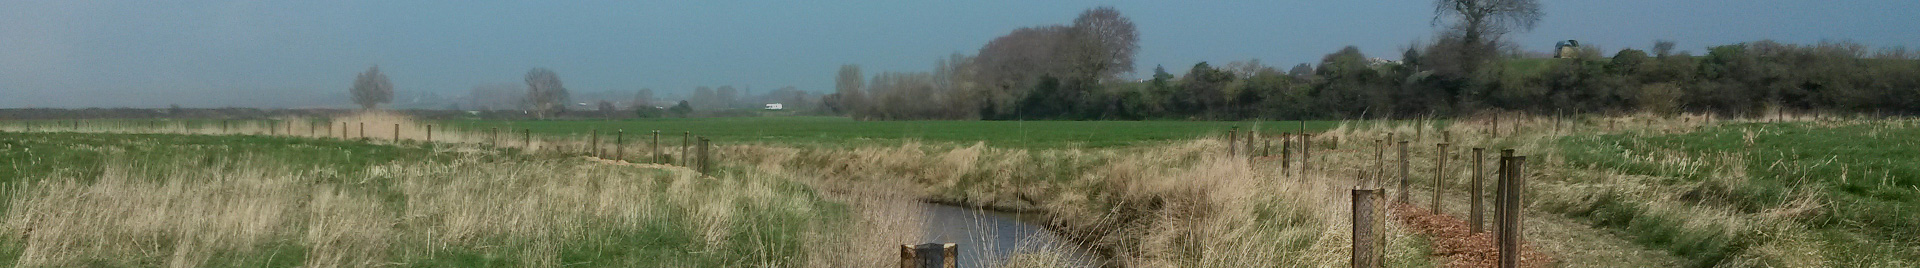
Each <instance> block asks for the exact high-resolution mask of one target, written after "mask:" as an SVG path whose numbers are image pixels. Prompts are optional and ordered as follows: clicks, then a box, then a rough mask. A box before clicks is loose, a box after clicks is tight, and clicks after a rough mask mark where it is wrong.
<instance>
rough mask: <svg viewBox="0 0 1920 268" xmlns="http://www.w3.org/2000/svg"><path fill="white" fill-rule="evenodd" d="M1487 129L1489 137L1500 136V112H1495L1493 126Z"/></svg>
mask: <svg viewBox="0 0 1920 268" xmlns="http://www.w3.org/2000/svg"><path fill="white" fill-rule="evenodd" d="M1487 131H1488V132H1489V134H1488V135H1487V137H1491V138H1498V137H1500V113H1493V128H1491V129H1487Z"/></svg>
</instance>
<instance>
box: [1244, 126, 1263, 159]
mask: <svg viewBox="0 0 1920 268" xmlns="http://www.w3.org/2000/svg"><path fill="white" fill-rule="evenodd" d="M1257 139H1260V135H1254V134H1253V129H1252V128H1248V129H1247V146H1242V147H1241V149H1244V150H1242V151H1246V152H1245V153H1242V154H1245V155H1246V156H1247V158H1249V159H1247V163H1253V159H1251V158H1253V156H1254V154H1253V140H1257Z"/></svg>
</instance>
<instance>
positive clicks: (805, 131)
mask: <svg viewBox="0 0 1920 268" xmlns="http://www.w3.org/2000/svg"><path fill="white" fill-rule="evenodd" d="M442 123H443V124H446V125H449V126H452V127H454V128H456V129H466V130H469V131H487V129H490V128H496V127H497V128H503V129H531V130H532V131H533V133H534V134H536V135H540V134H549V135H554V134H568V135H582V134H585V133H587V132H589V131H593V130H599V131H601V133H603V134H605V133H607V132H611V131H615V130H624V131H626V133H628V135H633V137H639V136H640V135H646V134H647V133H650V132H651V131H653V130H660V131H661V134H660V135H661V139H662V140H669V139H678V136H679V135H680V134H681V132H683V131H691V132H693V134H694V135H699V136H705V137H708V138H711V139H713V140H715V142H721V143H738V142H765V143H783V144H816V143H834V144H870V143H879V144H890V143H898V142H901V141H907V140H913V141H921V142H936V143H942V142H953V143H973V142H986V143H987V145H988V146H993V147H1008V148H1067V147H1086V148H1102V147H1117V146H1128V145H1139V144H1149V143H1160V142H1167V141H1175V140H1190V139H1193V138H1196V137H1200V136H1202V135H1225V133H1226V132H1227V131H1228V130H1229V129H1231V128H1233V127H1239V129H1240V131H1246V130H1247V129H1252V128H1258V129H1259V130H1261V131H1264V132H1266V133H1268V134H1279V133H1281V132H1299V131H1300V127H1301V126H1302V125H1301V124H1300V123H1299V122H1298V121H1279V122H1215V121H855V120H852V119H848V118H845V117H735V118H694V119H653V120H624V121H485V120H457V121H444V122H442ZM1338 124H1339V121H1307V122H1305V125H1304V126H1305V128H1306V129H1307V130H1309V131H1319V130H1325V129H1329V128H1333V127H1335V126H1337V125H1338Z"/></svg>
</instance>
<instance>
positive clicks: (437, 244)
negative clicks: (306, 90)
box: [0, 133, 886, 267]
mask: <svg viewBox="0 0 1920 268" xmlns="http://www.w3.org/2000/svg"><path fill="white" fill-rule="evenodd" d="M0 148H4V149H0V162H4V164H0V178H5V179H6V180H7V181H5V182H4V183H5V184H6V185H7V189H8V191H6V194H5V196H4V199H5V200H7V203H6V204H7V205H6V207H5V210H4V211H0V213H3V214H4V219H6V222H5V225H4V228H5V231H6V232H7V233H9V234H13V235H9V236H5V237H4V238H0V262H5V263H14V264H16V265H22V266H176V267H209V266H210V267H262V266H265V267H293V266H410V267H521V266H545V267H553V266H595V267H635V266H640V267H649V266H652V267H657V266H825V267H844V266H869V265H874V264H880V263H885V261H886V259H885V258H879V257H875V256H874V255H875V254H857V253H854V252H851V251H849V250H847V249H848V248H851V247H854V245H852V243H853V241H858V240H861V239H862V236H863V234H862V233H860V230H863V229H865V228H866V226H864V225H862V224H863V223H862V221H860V220H856V218H854V217H853V216H852V215H853V214H854V213H853V212H851V211H850V208H849V207H848V205H846V204H844V203H841V202H834V201H830V200H826V199H825V198H823V197H821V196H819V195H817V194H816V193H815V192H813V191H812V190H811V189H810V188H808V187H806V186H805V185H802V184H799V183H794V182H792V181H791V180H789V179H787V178H780V177H775V176H773V175H769V174H765V173H755V172H749V171H738V170H736V171H730V172H728V173H725V174H723V175H721V176H719V177H701V176H698V175H696V174H693V173H691V172H688V171H686V170H684V169H678V168H669V167H648V166H629V165H616V164H605V163H600V162H596V161H592V160H586V159H582V158H569V157H552V156H538V155H522V154H514V153H503V152H500V151H494V150H477V149H473V148H469V147H460V146H438V145H422V144H398V145H373V144H367V143H362V142H350V141H330V140H312V139H296V138H284V137H250V136H222V137H213V136H187V135H159V134H72V133H57V134H39V133H29V134H22V133H0ZM867 240H872V239H867Z"/></svg>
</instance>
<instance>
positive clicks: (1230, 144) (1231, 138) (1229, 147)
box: [1227, 127, 1240, 156]
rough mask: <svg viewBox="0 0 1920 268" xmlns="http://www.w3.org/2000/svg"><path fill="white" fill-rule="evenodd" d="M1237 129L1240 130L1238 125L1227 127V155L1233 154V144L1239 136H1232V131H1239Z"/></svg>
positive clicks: (1238, 139)
mask: <svg viewBox="0 0 1920 268" xmlns="http://www.w3.org/2000/svg"><path fill="white" fill-rule="evenodd" d="M1239 131H1240V127H1233V128H1230V129H1227V156H1233V155H1234V153H1233V144H1234V142H1235V141H1240V138H1239V137H1235V136H1234V132H1239Z"/></svg>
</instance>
